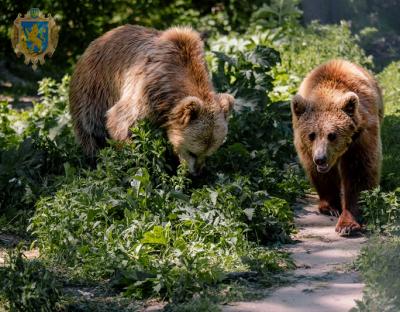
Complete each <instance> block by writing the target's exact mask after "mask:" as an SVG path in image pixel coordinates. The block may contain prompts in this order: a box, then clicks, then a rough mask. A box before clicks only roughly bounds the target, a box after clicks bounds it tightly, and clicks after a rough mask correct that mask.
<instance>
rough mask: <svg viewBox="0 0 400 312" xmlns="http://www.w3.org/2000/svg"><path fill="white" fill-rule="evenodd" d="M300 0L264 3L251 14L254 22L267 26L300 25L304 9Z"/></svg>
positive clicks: (276, 0) (286, 26) (277, 0)
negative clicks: (300, 5)
mask: <svg viewBox="0 0 400 312" xmlns="http://www.w3.org/2000/svg"><path fill="white" fill-rule="evenodd" d="M299 2H300V1H298V0H273V1H271V2H270V4H268V5H267V4H263V5H262V6H261V7H260V8H259V9H257V10H256V11H255V12H254V13H253V14H252V16H251V22H252V24H255V25H257V26H262V27H265V28H276V27H283V28H285V29H288V28H294V27H295V26H298V21H299V17H301V15H302V11H301V10H300V9H299V7H298V6H299Z"/></svg>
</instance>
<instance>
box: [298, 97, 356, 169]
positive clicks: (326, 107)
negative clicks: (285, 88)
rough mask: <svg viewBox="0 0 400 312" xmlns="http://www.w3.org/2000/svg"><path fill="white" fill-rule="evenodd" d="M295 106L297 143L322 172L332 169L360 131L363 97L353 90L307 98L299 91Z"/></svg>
mask: <svg viewBox="0 0 400 312" xmlns="http://www.w3.org/2000/svg"><path fill="white" fill-rule="evenodd" d="M291 110H292V116H293V126H294V131H295V141H296V144H297V145H300V146H301V148H302V149H303V151H305V152H306V154H307V155H309V157H310V158H311V159H312V161H313V163H314V165H315V168H316V170H317V171H318V172H319V173H326V172H328V171H329V170H330V169H331V168H332V167H334V166H335V164H336V163H337V161H338V159H339V158H340V157H341V156H342V155H343V154H344V153H345V152H346V151H347V149H348V148H349V146H350V144H351V143H352V142H353V139H354V138H355V136H356V134H357V133H359V131H360V129H359V127H358V124H359V120H360V113H359V110H360V103H359V97H358V96H357V94H355V93H354V92H350V91H348V92H342V93H341V94H329V93H328V94H324V95H321V94H319V95H318V94H317V95H316V96H310V97H307V98H305V97H303V96H302V95H300V94H297V95H295V96H294V97H293V99H292V103H291Z"/></svg>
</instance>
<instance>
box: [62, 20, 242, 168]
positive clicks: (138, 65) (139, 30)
mask: <svg viewBox="0 0 400 312" xmlns="http://www.w3.org/2000/svg"><path fill="white" fill-rule="evenodd" d="M69 100H70V112H71V115H72V121H73V125H74V129H75V133H76V137H77V139H78V141H79V143H80V144H81V145H82V147H83V149H84V151H85V152H86V154H88V155H89V156H93V155H95V154H96V152H97V150H98V149H99V148H101V147H103V146H104V145H105V143H106V138H107V137H110V138H112V139H115V140H126V139H128V138H129V128H130V127H131V126H132V125H134V124H135V122H136V121H138V120H141V119H144V118H147V119H149V120H151V121H152V122H154V123H155V124H157V125H158V126H160V127H163V128H164V129H166V133H167V136H168V138H169V141H170V142H171V144H172V146H173V148H174V151H175V153H176V154H177V155H178V156H179V158H180V160H181V161H182V160H183V161H185V162H187V164H188V167H189V171H190V172H191V173H192V174H194V175H196V174H198V173H199V172H200V170H201V169H202V167H203V165H204V162H205V158H206V157H207V156H209V155H210V154H212V153H213V152H214V151H215V150H216V149H217V148H218V147H219V146H220V145H221V144H222V143H223V141H224V139H225V137H226V134H227V128H228V126H227V117H228V114H229V112H230V110H231V108H232V106H233V102H234V99H233V97H232V96H231V95H229V94H225V93H215V92H214V90H213V87H212V84H211V82H210V77H209V74H208V70H207V66H206V63H205V60H204V49H203V42H202V40H201V38H200V36H199V34H198V33H197V32H195V31H193V30H192V29H190V28H184V27H176V28H170V29H167V30H166V31H157V30H154V29H148V28H144V27H140V26H134V25H125V26H121V27H118V28H115V29H113V30H111V31H109V32H107V33H105V34H104V35H102V36H101V37H99V38H97V39H96V40H94V41H93V42H92V43H91V44H90V45H89V47H88V48H87V49H86V51H85V53H84V54H83V55H82V56H81V57H80V59H79V61H78V63H77V65H76V68H75V72H74V74H73V76H72V79H71V84H70V93H69Z"/></svg>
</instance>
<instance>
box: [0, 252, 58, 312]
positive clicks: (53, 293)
mask: <svg viewBox="0 0 400 312" xmlns="http://www.w3.org/2000/svg"><path fill="white" fill-rule="evenodd" d="M0 281H1V282H0V296H2V297H3V298H5V299H6V300H7V303H8V308H9V311H11V312H19V311H20V312H22V311H24V312H25V311H26V312H38V311H40V312H51V311H55V310H56V304H57V302H58V300H59V296H60V292H59V285H58V283H57V281H56V279H55V277H54V275H53V273H51V272H50V271H48V270H47V269H46V268H45V267H44V266H43V265H42V264H41V263H40V262H39V261H35V260H26V259H25V258H24V255H23V253H22V250H21V249H20V248H19V247H18V248H16V249H15V250H10V251H9V252H8V255H7V261H6V263H5V266H4V267H3V268H1V270H0Z"/></svg>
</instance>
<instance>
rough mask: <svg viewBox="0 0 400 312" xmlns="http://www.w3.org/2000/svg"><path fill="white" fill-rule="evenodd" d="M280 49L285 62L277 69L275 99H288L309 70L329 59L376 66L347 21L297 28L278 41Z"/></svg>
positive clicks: (273, 94)
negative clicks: (337, 23) (361, 46)
mask: <svg viewBox="0 0 400 312" xmlns="http://www.w3.org/2000/svg"><path fill="white" fill-rule="evenodd" d="M277 49H278V50H279V51H280V52H281V56H282V62H281V64H280V66H277V67H276V69H274V77H275V83H274V84H275V88H274V91H273V92H272V95H271V98H272V99H274V100H287V99H288V94H289V95H290V94H291V93H293V92H295V90H296V88H297V87H298V86H299V84H300V82H301V80H302V79H303V78H304V77H305V75H306V74H307V73H308V72H309V71H311V70H312V69H313V68H315V67H316V66H318V65H320V64H322V63H324V62H326V61H328V60H330V59H334V58H342V59H346V60H349V61H352V62H355V63H356V64H359V65H361V66H364V67H367V68H371V67H372V64H373V63H372V59H371V58H370V57H367V56H366V55H365V52H364V51H363V50H362V48H360V46H359V42H358V39H357V37H354V36H353V35H352V34H351V31H350V26H349V24H347V23H345V22H342V23H341V24H340V25H321V24H319V23H317V22H313V23H311V24H310V25H308V26H307V27H305V28H303V27H296V28H294V29H292V31H291V32H289V33H288V34H287V35H286V36H285V37H284V38H283V39H282V40H280V41H278V46H277Z"/></svg>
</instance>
